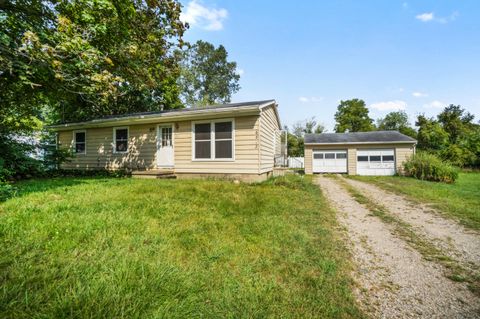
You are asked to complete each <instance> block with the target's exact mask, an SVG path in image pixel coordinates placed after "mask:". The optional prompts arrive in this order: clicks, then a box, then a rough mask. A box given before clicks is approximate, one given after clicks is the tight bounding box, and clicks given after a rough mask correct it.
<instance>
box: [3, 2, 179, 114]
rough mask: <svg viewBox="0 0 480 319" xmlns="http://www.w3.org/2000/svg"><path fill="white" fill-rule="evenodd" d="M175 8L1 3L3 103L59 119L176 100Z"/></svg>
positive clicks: (130, 4) (165, 105) (153, 107)
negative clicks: (48, 111) (44, 111)
mask: <svg viewBox="0 0 480 319" xmlns="http://www.w3.org/2000/svg"><path fill="white" fill-rule="evenodd" d="M180 9H181V6H180V4H179V3H178V1H176V0H153V1H146V2H145V1H140V0H136V1H130V0H93V1H92V0H75V1H72V0H58V1H55V0H49V1H48V0H45V1H38V0H20V1H10V2H7V3H6V4H5V5H2V6H1V7H0V10H1V12H0V15H1V20H0V22H1V30H2V31H0V32H2V33H1V34H0V39H1V53H2V54H1V61H0V90H1V93H0V94H2V96H1V97H2V100H3V102H4V103H5V104H7V105H8V106H9V107H10V109H11V110H13V114H17V115H19V114H24V115H26V114H25V113H28V114H29V115H33V116H37V115H38V114H39V110H41V109H43V108H44V106H45V105H48V106H49V107H50V108H52V109H53V110H54V112H53V114H54V115H55V116H57V118H60V119H63V120H65V121H72V120H84V119H89V118H92V117H97V116H102V115H112V114H121V113H125V112H135V111H146V110H156V109H161V108H175V107H180V106H181V104H180V101H179V99H178V95H179V89H178V86H177V84H176V81H177V78H178V75H179V68H178V63H177V62H178V61H177V59H176V56H175V54H174V51H175V49H177V48H178V47H181V46H182V45H183V42H182V35H183V32H184V31H185V28H186V27H185V25H184V24H183V23H182V22H181V21H180V20H179V18H180ZM5 104H4V105H5ZM23 105H25V106H26V107H24V106H23ZM24 110H25V112H21V111H24Z"/></svg>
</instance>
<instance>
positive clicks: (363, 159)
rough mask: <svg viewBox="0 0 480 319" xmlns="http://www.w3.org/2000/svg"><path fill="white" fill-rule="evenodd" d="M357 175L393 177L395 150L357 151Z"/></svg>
mask: <svg viewBox="0 0 480 319" xmlns="http://www.w3.org/2000/svg"><path fill="white" fill-rule="evenodd" d="M357 175H371V176H385V175H395V150H394V149H365V150H363V149H359V150H357Z"/></svg>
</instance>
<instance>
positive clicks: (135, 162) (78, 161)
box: [58, 124, 156, 169]
mask: <svg viewBox="0 0 480 319" xmlns="http://www.w3.org/2000/svg"><path fill="white" fill-rule="evenodd" d="M122 127H125V126H122ZM128 129H129V132H128V134H129V136H128V152H127V153H121V154H117V153H114V152H113V150H114V146H113V127H102V128H90V129H89V128H87V129H85V130H84V131H85V132H86V137H85V138H86V154H78V155H74V157H73V159H72V161H71V162H69V163H64V164H63V165H62V167H63V168H67V169H72V168H78V169H119V168H129V169H152V168H155V161H156V158H155V154H156V125H155V124H142V125H130V126H128ZM58 142H59V146H60V148H64V149H68V148H70V149H73V147H74V145H73V131H71V130H70V131H60V132H58Z"/></svg>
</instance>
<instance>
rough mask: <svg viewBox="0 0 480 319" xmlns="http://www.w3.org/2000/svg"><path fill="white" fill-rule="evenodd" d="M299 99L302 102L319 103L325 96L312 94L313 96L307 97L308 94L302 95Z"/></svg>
mask: <svg viewBox="0 0 480 319" xmlns="http://www.w3.org/2000/svg"><path fill="white" fill-rule="evenodd" d="M298 100H299V101H300V102H302V103H318V102H321V101H323V97H321V96H319V97H317V96H312V97H306V96H301V97H299V98H298Z"/></svg>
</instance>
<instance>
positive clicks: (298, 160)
mask: <svg viewBox="0 0 480 319" xmlns="http://www.w3.org/2000/svg"><path fill="white" fill-rule="evenodd" d="M304 165H305V159H304V158H303V157H289V158H288V167H289V168H304Z"/></svg>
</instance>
